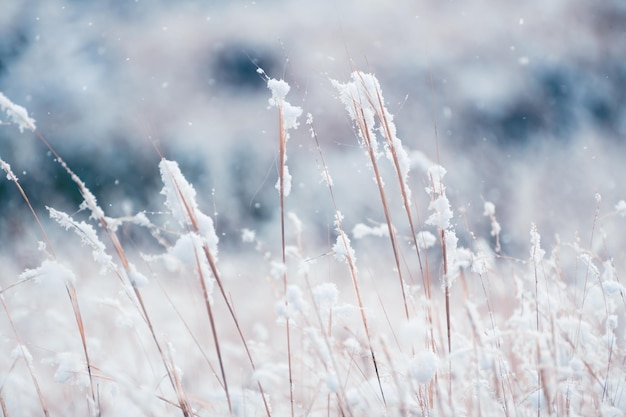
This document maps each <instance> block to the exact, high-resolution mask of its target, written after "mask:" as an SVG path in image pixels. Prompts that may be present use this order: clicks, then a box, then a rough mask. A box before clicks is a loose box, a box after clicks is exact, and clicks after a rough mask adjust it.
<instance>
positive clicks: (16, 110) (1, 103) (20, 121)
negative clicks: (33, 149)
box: [0, 93, 37, 132]
mask: <svg viewBox="0 0 626 417" xmlns="http://www.w3.org/2000/svg"><path fill="white" fill-rule="evenodd" d="M0 110H4V111H5V112H6V114H7V115H8V116H9V119H11V121H13V123H16V124H17V125H18V127H19V129H20V132H24V129H28V130H32V131H33V132H34V131H35V130H37V127H36V126H35V119H33V118H31V117H29V116H28V111H27V110H26V109H25V108H24V107H22V106H19V105H17V104H15V103H13V102H12V101H11V100H9V99H8V98H7V96H5V95H4V94H2V93H0Z"/></svg>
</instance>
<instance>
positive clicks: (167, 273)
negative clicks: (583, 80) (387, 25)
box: [0, 71, 626, 416]
mask: <svg viewBox="0 0 626 417" xmlns="http://www.w3.org/2000/svg"><path fill="white" fill-rule="evenodd" d="M260 74H261V75H262V76H264V77H266V81H267V85H268V88H269V89H270V90H271V99H270V101H269V104H270V109H269V110H268V117H270V118H272V119H274V120H276V132H277V133H276V136H275V137H276V149H277V151H278V155H279V156H278V182H277V184H276V189H277V192H276V194H275V199H276V200H277V201H280V204H279V205H278V207H279V210H280V215H279V217H280V225H279V226H278V227H277V229H276V230H275V232H274V233H273V234H272V235H270V236H273V237H272V238H270V239H262V238H260V237H259V236H258V235H257V233H256V232H255V230H253V227H254V226H253V225H244V224H242V225H238V227H239V229H240V230H241V240H242V242H241V245H240V246H238V247H237V248H236V249H232V248H229V250H228V251H226V252H224V253H219V259H218V248H219V239H218V236H219V230H217V231H216V229H215V225H214V217H215V213H213V214H212V215H208V214H206V213H207V208H206V207H200V205H199V204H198V203H197V201H196V199H197V193H198V192H201V193H202V192H210V191H206V190H196V189H194V187H193V185H192V184H190V183H189V182H188V181H187V179H186V178H185V175H184V171H185V167H184V166H179V165H178V164H177V163H176V162H174V161H171V160H168V159H167V156H166V155H164V156H163V157H162V159H161V162H160V164H159V170H160V176H161V180H162V183H163V189H162V192H161V194H162V195H163V197H164V198H163V203H164V205H163V206H162V207H160V208H158V209H157V210H154V209H153V208H146V210H145V211H140V212H138V213H137V214H135V215H133V216H128V217H124V218H111V217H109V216H108V215H107V212H106V211H107V210H106V207H102V206H100V205H99V203H98V201H97V196H95V195H94V194H93V193H92V192H91V191H90V190H89V184H86V183H84V182H83V181H82V180H81V179H80V178H79V177H78V176H77V175H76V174H75V173H74V172H73V171H72V167H71V166H68V165H67V164H66V163H65V162H64V160H63V158H62V157H63V156H62V155H58V154H57V153H56V151H55V150H54V147H53V146H52V145H51V144H49V143H48V141H47V140H46V139H45V137H44V135H43V134H42V133H41V132H39V131H38V130H37V129H36V125H35V123H36V122H35V120H34V119H32V118H30V117H29V116H28V113H27V112H26V110H25V109H24V108H22V107H20V106H17V105H15V104H13V103H12V102H11V101H10V100H9V99H7V98H6V97H5V96H4V95H0V106H2V109H3V110H4V111H6V113H7V114H8V119H7V122H14V123H16V124H17V125H18V127H19V128H20V130H26V131H30V132H32V133H33V134H31V135H30V136H28V134H22V135H21V136H20V137H16V138H15V140H19V141H27V140H35V139H36V138H38V139H39V140H40V141H41V143H42V144H43V145H44V148H42V150H41V152H46V151H50V152H51V153H52V154H53V155H54V156H55V158H56V162H57V163H59V164H60V165H61V166H62V168H63V169H64V170H65V174H66V175H68V176H69V177H70V178H71V179H72V181H73V182H74V184H75V185H76V188H77V189H78V191H79V192H80V193H81V196H82V198H83V203H82V204H81V205H80V207H77V208H76V210H77V211H76V212H74V213H64V212H62V211H59V210H57V209H55V208H52V207H49V208H47V211H48V213H47V215H48V216H49V217H50V218H51V219H52V220H53V222H49V221H47V220H46V219H43V218H42V219H40V218H39V217H38V216H40V215H41V213H38V212H37V210H36V209H35V208H33V207H31V206H30V202H29V198H28V196H29V195H30V194H33V193H37V190H24V189H22V188H21V186H20V182H19V179H18V176H16V175H15V174H14V173H13V172H12V171H11V168H10V165H9V164H8V163H7V162H5V161H3V160H0V163H1V166H2V169H3V170H4V171H5V173H6V177H7V179H8V180H9V181H11V182H12V183H13V184H14V185H15V187H17V194H16V195H18V196H21V198H22V200H23V203H22V204H23V207H24V211H25V212H29V211H30V212H31V213H32V216H33V217H32V219H33V220H32V222H33V225H35V226H36V227H37V228H38V229H39V231H38V237H37V238H34V237H33V236H31V235H28V236H23V237H22V240H24V241H27V242H30V244H31V245H33V246H38V248H39V250H40V256H39V259H37V260H33V259H28V260H26V261H23V260H21V259H19V257H16V258H18V259H14V260H11V259H5V260H3V264H4V265H6V267H5V268H3V277H2V293H1V295H2V296H1V298H0V301H1V302H2V307H3V310H4V313H5V314H4V315H3V318H2V320H0V326H1V328H2V331H1V333H0V334H2V338H0V344H1V346H2V349H3V352H5V354H4V355H2V356H0V369H1V372H0V376H1V380H0V405H1V409H2V411H3V413H4V415H5V416H20V415H42V414H43V415H59V416H61V415H62V416H67V415H83V416H84V415H102V416H111V415H120V416H128V415H151V416H161V415H163V416H170V415H177V414H182V415H185V416H192V415H198V416H216V415H224V416H228V415H233V416H262V415H267V416H339V415H342V416H364V415H367V416H387V415H399V416H462V415H467V416H502V415H504V416H530V415H532V416H551V415H558V416H589V415H602V416H618V415H623V414H624V413H626V392H625V391H624V388H625V384H626V372H625V371H626V365H625V362H624V361H625V359H626V357H625V353H626V352H625V343H626V331H625V326H624V320H625V319H626V301H625V296H626V294H625V289H624V287H623V286H622V284H621V283H620V279H621V271H622V269H623V267H624V265H622V264H621V263H620V262H622V261H623V259H624V256H623V253H622V252H623V250H624V249H623V246H615V245H611V243H610V242H611V241H610V240H608V239H607V235H610V234H611V233H620V232H619V229H618V228H622V229H623V227H624V221H625V220H624V218H623V216H624V214H626V208H625V207H626V203H624V202H623V201H621V202H620V203H619V204H618V205H617V206H616V207H608V208H607V207H605V206H604V205H603V202H602V196H600V195H597V196H596V202H597V209H596V212H595V214H594V216H593V218H590V219H589V221H588V223H587V224H585V225H581V229H582V230H581V232H582V233H584V234H585V235H587V234H588V235H590V236H591V238H590V239H589V240H587V241H584V240H580V239H578V240H574V241H572V242H560V241H558V239H556V242H557V243H556V244H555V245H554V246H553V247H550V248H548V247H545V246H543V245H542V241H541V230H538V229H537V227H536V226H535V225H534V224H528V225H526V230H527V231H528V232H527V233H528V234H525V235H524V236H516V240H517V241H519V242H525V245H526V248H525V250H524V252H523V253H524V254H523V256H520V254H519V253H514V254H511V253H507V251H506V249H505V248H503V245H501V243H500V234H501V232H502V230H501V226H500V224H499V222H498V218H497V210H496V209H497V207H496V206H495V205H494V204H493V203H491V202H489V201H485V202H484V213H483V216H484V217H483V218H481V219H473V220H472V221H471V222H470V221H468V219H467V217H468V216H469V215H471V213H466V212H460V213H459V212H455V210H453V208H452V207H453V205H454V203H453V202H451V201H450V199H449V197H448V195H447V193H446V190H447V188H446V186H447V183H446V174H447V173H448V172H449V171H454V169H455V167H454V166H449V167H447V169H446V168H444V167H443V166H441V164H440V161H438V160H437V159H438V156H437V155H428V156H427V155H424V154H423V153H420V152H419V150H412V151H411V150H409V149H407V148H406V147H405V146H404V145H403V143H402V141H401V139H400V138H399V137H398V136H397V133H396V125H395V121H394V118H393V116H392V114H391V113H390V112H389V111H388V109H387V106H386V104H385V100H384V96H383V93H382V89H381V86H380V85H379V83H378V80H377V79H376V77H375V76H374V75H372V74H367V73H363V72H360V71H355V72H353V73H352V75H351V77H350V78H349V79H348V80H347V81H343V80H339V81H333V82H332V85H333V86H334V88H335V90H336V93H337V95H338V98H339V100H340V101H341V103H342V104H343V105H344V106H345V108H346V110H347V114H348V118H349V119H350V120H351V122H352V124H353V128H354V132H355V134H354V136H355V139H354V140H355V144H356V143H358V145H359V146H360V147H361V149H362V150H363V152H364V155H363V159H362V163H361V164H362V168H363V170H367V172H368V173H369V174H371V176H372V178H373V182H371V187H372V190H374V194H372V195H373V196H375V198H376V199H377V200H376V201H374V202H372V207H374V208H375V212H373V213H372V216H371V218H372V219H379V221H378V222H376V221H371V222H368V223H363V222H361V221H357V220H353V221H351V215H353V214H352V210H354V209H355V208H354V207H350V206H347V207H343V206H342V205H341V204H342V201H343V200H342V198H341V196H340V195H339V194H338V193H337V191H336V189H335V182H336V180H341V181H346V180H347V181H349V180H350V178H349V176H347V178H345V177H346V175H345V174H344V175H343V178H333V172H332V170H331V169H330V168H329V166H328V165H327V163H326V152H328V149H326V148H325V147H326V146H328V145H321V144H320V143H327V142H323V141H321V140H320V138H319V137H318V134H317V130H316V127H315V126H316V125H317V124H318V123H319V124H323V123H324V120H322V119H320V120H317V119H316V118H315V117H314V115H311V114H310V113H307V116H306V118H305V116H303V115H302V113H304V112H306V111H307V109H303V108H300V107H297V106H293V105H291V104H290V103H289V101H288V98H287V96H288V93H289V85H288V84H287V83H286V82H284V81H282V80H275V79H271V78H269V77H268V76H266V75H265V73H263V72H262V71H260ZM330 99H331V98H329V100H330ZM400 123H401V121H400ZM2 128H3V129H9V127H8V126H4V125H3V126H2ZM307 129H308V132H309V133H310V136H311V137H310V141H311V144H312V148H313V149H314V150H315V151H314V152H313V153H312V154H311V158H312V159H313V160H314V161H315V165H313V166H316V169H314V170H313V171H312V172H309V173H307V175H309V176H310V177H316V178H320V181H321V182H322V184H324V186H325V187H326V189H327V198H326V199H325V200H324V201H317V202H316V204H319V206H320V209H322V208H324V209H328V210H330V211H331V213H332V217H333V218H334V222H333V224H328V225H326V227H327V230H328V232H327V234H328V239H327V242H326V243H320V242H319V239H318V237H319V235H320V231H319V230H318V229H319V225H313V224H308V223H307V222H308V220H309V219H308V218H304V219H301V218H300V216H299V213H298V212H297V210H296V211H290V207H291V204H290V199H292V198H297V197H298V195H302V194H295V195H294V194H293V193H290V191H291V188H292V183H293V185H296V184H298V181H299V179H298V178H297V177H296V174H290V172H289V169H288V167H289V162H290V161H289V160H288V158H287V154H288V151H289V146H290V145H289V142H288V139H289V137H290V135H291V134H294V132H300V133H301V132H302V131H304V132H306V130H307ZM16 136H17V134H16ZM432 140H433V141H437V138H436V137H433V139H432ZM155 148H156V147H155ZM9 162H10V161H9ZM302 172H303V170H302V169H299V170H298V173H299V175H302ZM120 181H123V179H121V180H120ZM457 186H458V185H457ZM363 192H365V190H363ZM617 197H618V196H611V198H617ZM294 207H299V205H294ZM556 210H558V208H556ZM481 211H482V210H481ZM620 215H621V216H620ZM219 216H221V217H227V216H228V213H227V212H221V213H219ZM42 217H43V216H42ZM481 222H484V224H485V225H486V227H487V228H486V229H485V230H488V231H489V230H490V233H489V232H487V233H486V234H484V235H483V234H482V233H479V232H477V231H474V230H472V229H471V226H469V225H471V224H480V223H481ZM348 224H354V227H353V228H351V229H348V226H347V225H348ZM584 228H587V229H584ZM147 237H149V238H150V239H151V240H152V241H153V243H149V242H147V240H148V239H147ZM607 242H609V243H607ZM4 244H5V245H9V244H11V242H7V241H6V240H5V243H4ZM144 245H145V246H144ZM7 253H10V251H5V252H4V256H6V254H7ZM616 260H617V261H616ZM24 262H25V263H26V265H24V264H23V263H24Z"/></svg>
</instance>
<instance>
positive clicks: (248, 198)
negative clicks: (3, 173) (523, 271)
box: [0, 0, 626, 258]
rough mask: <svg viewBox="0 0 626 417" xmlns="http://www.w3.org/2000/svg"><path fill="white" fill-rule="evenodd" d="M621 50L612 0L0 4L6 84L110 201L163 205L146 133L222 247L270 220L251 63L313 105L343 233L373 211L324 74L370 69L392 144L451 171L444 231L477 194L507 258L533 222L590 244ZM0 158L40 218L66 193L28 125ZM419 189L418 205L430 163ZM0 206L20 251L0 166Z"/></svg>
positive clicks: (264, 139) (264, 117)
mask: <svg viewBox="0 0 626 417" xmlns="http://www.w3.org/2000/svg"><path fill="white" fill-rule="evenodd" d="M624 56H626V3H624V2H623V1H621V0H606V1H602V2H589V1H583V0H575V1H571V0H569V1H564V0H553V1H550V2H544V1H540V0H532V1H525V2H517V3H510V2H504V3H503V2H495V1H487V0H478V1H473V2H469V3H468V2H460V1H415V0H414V1H408V0H401V1H397V2H393V4H391V3H390V2H383V1H376V0H358V1H357V0H341V1H329V0H324V1H316V2H312V1H309V0H307V1H303V0H291V1H287V0H283V1H281V0H257V1H249V0H246V1H234V0H233V1H225V0H206V1H184V0H181V1H176V2H172V1H165V0H151V1H147V0H108V1H77V0H28V1H22V0H3V1H2V3H1V5H0V91H2V92H3V93H4V94H5V95H6V96H7V97H9V98H10V99H11V100H13V101H14V102H15V103H17V104H20V105H22V106H24V107H26V108H27V109H28V110H29V112H30V114H31V115H32V116H33V117H34V118H35V119H36V120H37V127H38V129H39V130H40V131H41V132H42V133H43V134H44V135H45V136H46V138H47V139H48V140H49V141H50V143H51V144H52V146H54V147H55V148H56V149H57V151H58V152H59V154H60V155H61V156H62V157H63V158H64V159H65V160H66V161H67V162H68V164H69V166H70V167H71V168H72V169H73V170H74V171H75V172H76V173H77V174H78V175H79V176H80V177H81V178H82V179H83V181H84V182H85V183H86V184H87V186H88V187H89V188H90V189H91V191H92V192H94V194H95V195H96V196H97V197H98V199H99V202H100V204H101V205H102V206H103V208H104V209H105V210H107V214H108V215H109V216H120V215H128V214H134V213H135V212H138V211H141V210H147V211H148V212H149V213H153V212H159V211H161V210H163V206H162V202H163V199H162V196H159V191H160V189H161V183H160V178H159V174H158V166H157V164H158V161H159V158H160V156H159V153H158V152H157V149H158V150H159V151H160V152H162V154H163V155H164V156H165V157H167V158H169V159H175V160H177V161H178V162H179V163H180V165H181V169H182V171H183V173H184V174H185V175H186V176H187V178H188V179H189V180H190V181H191V182H192V183H193V184H195V187H196V189H197V191H198V194H199V201H200V205H201V207H202V208H203V210H204V211H205V212H207V213H208V214H211V215H214V216H215V220H216V225H217V228H218V234H220V237H221V240H222V245H223V246H222V247H224V248H229V247H230V246H234V247H236V245H237V244H238V242H240V233H241V229H243V228H250V229H254V230H256V231H257V233H258V236H260V237H263V236H266V237H268V238H269V237H270V236H273V237H274V238H276V237H277V236H278V230H279V229H277V227H278V226H277V221H278V211H277V203H278V194H277V192H276V190H275V189H274V184H275V182H276V178H277V168H276V157H277V153H278V136H277V114H276V111H275V110H273V109H271V110H268V108H267V107H268V106H267V100H268V98H269V97H270V92H269V90H267V88H266V86H265V82H264V80H263V79H262V78H261V77H260V76H259V74H258V73H257V72H256V69H257V67H261V68H263V69H264V70H265V72H266V73H267V74H268V75H269V76H270V77H274V78H284V79H286V80H287V81H288V82H289V83H290V84H291V86H292V90H291V92H290V94H289V96H288V97H287V98H288V100H289V101H290V102H291V103H292V104H294V105H297V106H301V107H302V108H303V110H304V114H305V115H306V113H311V114H312V115H313V118H314V126H315V129H316V131H317V134H318V137H319V139H320V141H321V144H322V149H323V151H324V154H325V157H326V158H327V160H328V163H329V167H330V172H331V175H332V176H333V177H334V179H335V184H336V187H337V190H338V192H337V196H338V197H337V198H338V201H337V203H338V206H339V209H340V210H341V211H342V212H344V214H346V213H347V218H346V222H347V224H346V227H347V228H348V229H350V227H351V226H353V225H354V224H356V223H359V222H364V223H368V222H369V224H372V225H375V224H378V223H379V222H384V216H383V215H382V210H381V205H380V202H379V200H378V197H377V194H376V193H377V190H376V188H375V185H374V183H373V182H372V181H371V172H370V170H369V169H368V168H367V165H368V164H367V159H366V157H365V156H364V155H363V152H362V151H361V150H360V149H359V147H358V143H357V140H356V137H355V133H354V131H353V130H352V126H351V122H350V120H349V119H348V116H347V114H346V112H345V110H344V109H343V108H342V106H341V104H340V103H339V101H338V100H337V99H336V91H335V90H334V88H333V87H332V84H331V82H330V80H331V79H336V80H338V81H340V82H345V81H347V80H348V79H349V76H350V73H351V72H352V71H353V70H354V69H360V70H363V71H367V72H372V73H374V74H376V76H377V77H378V79H379V80H380V82H381V87H382V90H383V94H384V97H385V99H386V103H387V106H388V108H389V111H390V112H391V113H392V114H394V115H395V123H396V125H397V127H398V135H399V137H400V138H401V139H402V140H403V143H404V145H405V147H406V148H407V149H408V150H410V151H420V152H423V154H424V155H426V156H427V157H428V158H430V159H431V160H435V161H437V160H438V161H439V162H440V163H441V164H442V165H443V166H445V167H446V168H447V170H448V172H449V174H448V177H446V179H447V183H448V192H449V196H450V198H451V201H452V204H453V208H454V209H455V213H461V214H463V213H465V217H466V218H467V219H468V220H467V222H468V226H465V224H464V223H465V220H463V219H464V218H465V217H463V218H458V219H457V225H458V227H459V228H463V229H467V231H473V232H477V233H478V234H480V235H482V236H487V237H488V236H489V230H490V225H489V221H488V220H487V219H485V218H484V217H483V216H482V212H483V208H482V207H483V203H484V201H492V202H494V203H495V204H496V208H497V209H496V210H497V211H496V215H497V216H498V218H499V220H500V222H501V223H502V226H503V235H502V240H503V245H504V248H505V252H508V253H516V254H520V253H521V254H522V255H521V256H526V254H527V249H524V248H526V247H527V242H528V230H529V228H530V224H531V222H536V223H537V224H538V225H539V232H540V233H542V235H543V236H544V237H545V239H546V242H547V243H546V244H547V245H549V244H550V243H549V242H551V241H554V239H555V238H554V237H553V236H554V234H555V233H559V234H560V235H561V236H562V237H563V238H564V239H570V240H572V239H576V236H578V237H580V238H581V239H583V241H584V242H588V241H589V240H588V239H589V238H590V235H591V232H592V225H593V217H594V211H595V210H596V206H597V202H596V200H595V198H594V196H595V193H600V194H601V195H602V197H603V200H602V203H601V204H602V206H601V212H602V214H603V215H608V214H610V213H611V212H612V211H613V208H614V207H615V205H616V204H617V202H618V201H619V200H621V199H625V198H626V181H624V178H626V106H625V105H626V60H624ZM305 120H306V119H305V117H304V116H303V117H302V119H301V124H302V126H301V127H300V129H299V130H298V131H296V132H293V133H292V138H291V140H290V142H289V143H288V154H289V161H288V163H289V165H290V170H291V172H292V174H293V175H294V191H293V193H292V195H291V196H290V197H289V198H288V200H287V205H288V207H287V209H288V210H293V211H294V212H296V213H297V214H298V215H299V216H300V217H301V218H302V219H303V221H304V223H305V225H307V227H308V228H309V236H317V238H313V237H312V238H311V239H312V240H315V239H319V242H322V243H323V242H326V241H328V236H329V234H332V230H331V229H332V215H333V212H332V206H331V202H330V198H329V195H328V190H327V189H325V187H324V186H323V184H321V183H320V178H321V177H320V175H319V168H318V155H317V151H316V150H315V146H314V142H313V141H312V139H311V138H310V134H309V132H308V127H307V126H305V125H304V122H305ZM0 157H1V158H3V159H4V160H5V161H7V162H8V163H10V164H11V166H12V168H13V170H14V172H15V173H16V174H17V175H18V176H19V177H20V181H21V184H22V186H23V187H24V189H25V191H26V192H27V193H28V195H29V197H30V198H31V200H32V203H33V205H34V206H35V208H36V210H37V211H38V213H39V214H40V215H41V216H42V217H46V216H47V215H46V213H45V209H44V206H45V205H49V206H53V207H55V208H58V209H61V210H65V211H67V212H69V213H74V212H75V211H76V210H77V209H78V205H79V204H80V202H81V199H80V196H79V194H78V192H77V190H76V187H75V185H74V184H72V183H71V182H70V180H69V178H68V176H67V175H66V174H65V173H64V172H63V171H62V170H61V169H60V167H59V166H58V164H55V163H54V161H53V159H52V157H51V155H50V154H49V153H48V152H47V149H45V147H44V146H43V145H42V144H41V143H40V142H39V141H38V140H37V139H36V138H35V137H34V135H33V134H32V133H23V134H19V132H18V131H17V129H15V128H14V127H10V126H5V125H3V126H0ZM389 181H391V180H389ZM412 183H413V190H414V196H415V199H416V205H417V206H418V207H421V210H422V211H421V217H422V219H424V218H425V216H426V215H427V213H426V209H425V207H426V206H427V204H428V197H427V195H426V194H425V193H424V192H423V191H422V190H423V186H424V185H425V179H424V175H423V173H422V172H420V171H419V170H418V171H416V172H415V174H414V175H413V176H412ZM390 186H393V184H391V185H390ZM396 204H397V205H399V204H400V203H399V202H396ZM0 212H2V214H3V215H2V216H1V219H0V233H1V235H2V236H5V237H9V238H11V240H8V239H6V238H5V239H2V242H3V244H2V245H3V246H4V248H3V249H2V250H4V249H9V250H10V251H15V250H16V248H17V246H16V244H17V243H16V242H19V241H22V240H25V241H26V242H27V243H26V244H25V249H24V250H20V251H18V252H17V253H19V255H18V256H19V257H22V256H23V257H25V258H28V257H29V256H30V255H29V251H33V252H34V251H35V250H36V245H34V244H33V242H35V241H36V240H38V239H39V238H38V237H37V236H38V233H37V232H36V231H35V230H31V226H30V225H32V224H33V222H32V219H30V218H29V216H30V215H29V214H28V211H27V209H26V206H25V204H24V201H23V200H22V199H21V197H20V196H19V194H18V192H17V190H16V189H15V186H14V185H13V184H11V183H10V182H8V181H4V182H0ZM620 224H621V225H622V227H623V225H624V224H623V222H622V223H620ZM622 230H623V229H622ZM623 234H624V233H620V232H612V233H609V237H608V238H609V239H614V240H615V242H617V241H618V239H623V238H621V236H620V235H623ZM8 242H11V243H8ZM605 243H606V241H605ZM616 244H617V243H616ZM29 248H30V249H29Z"/></svg>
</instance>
